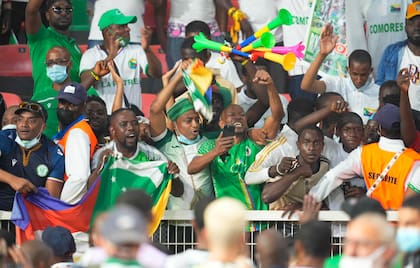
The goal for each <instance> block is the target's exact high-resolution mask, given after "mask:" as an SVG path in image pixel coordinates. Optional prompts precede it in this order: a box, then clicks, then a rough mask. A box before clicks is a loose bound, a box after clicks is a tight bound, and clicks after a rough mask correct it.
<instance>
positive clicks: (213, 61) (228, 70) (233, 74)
mask: <svg viewBox="0 0 420 268" xmlns="http://www.w3.org/2000/svg"><path fill="white" fill-rule="evenodd" d="M220 57H221V56H220V54H219V53H217V52H214V51H210V59H209V61H208V62H207V63H206V67H208V68H212V69H217V70H220V76H221V77H223V78H224V79H226V80H227V81H229V82H231V83H232V84H233V86H234V87H235V88H240V87H241V86H243V83H242V80H241V79H240V78H239V75H238V72H237V71H236V68H235V65H234V64H233V62H232V60H230V59H226V60H225V62H224V63H220V62H219V61H218V59H219V58H220Z"/></svg>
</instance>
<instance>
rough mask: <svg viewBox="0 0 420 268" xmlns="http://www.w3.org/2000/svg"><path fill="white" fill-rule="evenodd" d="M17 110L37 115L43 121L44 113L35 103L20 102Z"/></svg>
mask: <svg viewBox="0 0 420 268" xmlns="http://www.w3.org/2000/svg"><path fill="white" fill-rule="evenodd" d="M19 109H25V110H28V111H30V112H33V113H36V114H38V115H39V116H40V117H41V118H42V119H44V120H45V116H44V112H43V109H42V107H41V105H39V104H37V103H30V102H26V101H24V102H21V103H20V104H19Z"/></svg>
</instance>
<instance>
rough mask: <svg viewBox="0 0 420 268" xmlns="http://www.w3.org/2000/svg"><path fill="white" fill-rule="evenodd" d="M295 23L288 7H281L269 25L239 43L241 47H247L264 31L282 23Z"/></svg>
mask: <svg viewBox="0 0 420 268" xmlns="http://www.w3.org/2000/svg"><path fill="white" fill-rule="evenodd" d="M291 24H293V17H292V14H290V12H289V11H288V10H287V9H280V10H279V13H278V15H277V17H276V18H275V19H273V20H272V21H270V22H269V23H268V24H267V25H265V26H264V27H262V28H261V29H259V30H258V31H256V32H255V33H254V34H253V35H252V36H250V37H248V38H247V39H245V40H244V41H242V43H240V44H239V48H242V47H245V46H247V45H249V44H251V43H252V42H254V41H255V40H257V39H258V38H259V37H260V36H261V35H262V34H263V33H266V32H269V31H271V30H273V29H274V28H277V27H279V26H280V25H291Z"/></svg>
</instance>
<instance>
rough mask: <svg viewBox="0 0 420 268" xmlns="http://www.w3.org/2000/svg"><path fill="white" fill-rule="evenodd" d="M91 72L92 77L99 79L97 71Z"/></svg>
mask: <svg viewBox="0 0 420 268" xmlns="http://www.w3.org/2000/svg"><path fill="white" fill-rule="evenodd" d="M90 74H91V75H92V77H93V78H94V79H95V80H96V81H99V75H98V74H97V73H95V72H94V71H93V70H92V71H90Z"/></svg>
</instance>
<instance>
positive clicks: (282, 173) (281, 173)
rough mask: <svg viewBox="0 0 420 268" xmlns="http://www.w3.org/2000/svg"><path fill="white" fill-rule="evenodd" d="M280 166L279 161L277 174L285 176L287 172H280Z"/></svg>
mask: <svg viewBox="0 0 420 268" xmlns="http://www.w3.org/2000/svg"><path fill="white" fill-rule="evenodd" d="M279 166H280V163H278V164H277V165H276V172H277V174H279V176H284V174H285V173H284V172H280V169H279Z"/></svg>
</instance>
